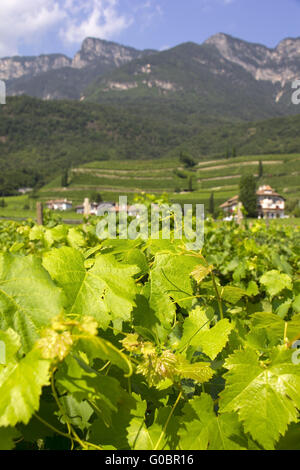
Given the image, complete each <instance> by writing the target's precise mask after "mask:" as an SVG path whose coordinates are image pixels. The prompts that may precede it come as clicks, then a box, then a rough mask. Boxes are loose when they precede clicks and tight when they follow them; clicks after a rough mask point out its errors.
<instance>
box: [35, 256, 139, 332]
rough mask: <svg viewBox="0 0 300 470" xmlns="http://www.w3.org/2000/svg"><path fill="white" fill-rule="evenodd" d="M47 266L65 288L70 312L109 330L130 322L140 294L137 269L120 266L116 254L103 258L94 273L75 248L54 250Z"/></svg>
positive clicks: (96, 261)
mask: <svg viewBox="0 0 300 470" xmlns="http://www.w3.org/2000/svg"><path fill="white" fill-rule="evenodd" d="M43 264H44V266H45V268H46V269H47V270H48V271H49V273H50V275H51V277H52V278H53V279H54V280H55V281H56V282H57V284H58V285H59V286H60V287H62V288H63V290H64V292H65V294H66V298H67V308H68V310H69V311H70V312H72V313H76V314H81V315H89V316H92V317H94V318H95V319H96V320H97V322H98V324H99V326H101V327H102V328H104V329H105V328H107V327H108V325H109V323H110V322H111V321H115V322H116V323H117V326H118V327H121V326H122V321H129V320H130V314H131V311H132V309H133V307H134V306H135V301H134V299H135V296H136V294H137V288H136V284H135V282H134V279H133V276H134V275H135V274H136V273H138V272H139V269H138V268H137V267H136V266H129V265H126V264H121V263H118V262H117V261H116V260H115V258H114V257H113V256H112V255H100V256H98V257H97V258H96V260H95V263H94V266H93V267H92V268H91V269H90V270H86V269H85V267H84V256H83V255H82V254H81V253H80V252H79V251H77V250H74V249H72V248H68V247H65V248H60V249H57V250H56V249H55V250H51V251H50V252H49V253H46V255H45V256H44V260H43Z"/></svg>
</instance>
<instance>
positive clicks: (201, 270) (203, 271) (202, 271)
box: [191, 264, 214, 284]
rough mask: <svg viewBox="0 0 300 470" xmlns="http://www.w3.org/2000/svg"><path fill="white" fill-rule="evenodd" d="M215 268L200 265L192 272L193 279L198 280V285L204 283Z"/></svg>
mask: <svg viewBox="0 0 300 470" xmlns="http://www.w3.org/2000/svg"><path fill="white" fill-rule="evenodd" d="M213 268H214V267H213V266H212V265H211V266H203V265H202V264H199V265H198V266H196V267H195V268H194V270H193V271H192V272H191V275H192V276H193V278H194V279H195V280H196V282H197V283H198V284H200V283H201V281H203V279H204V278H205V277H206V276H208V274H210V273H211V272H212V270H213Z"/></svg>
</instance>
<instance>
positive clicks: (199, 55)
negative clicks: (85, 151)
mask: <svg viewBox="0 0 300 470" xmlns="http://www.w3.org/2000/svg"><path fill="white" fill-rule="evenodd" d="M299 77H300V38H296V39H291V38H289V39H284V40H283V41H281V42H280V43H279V44H278V46H277V47H276V48H274V49H270V48H267V47H266V46H263V45H260V44H254V43H249V42H246V41H243V40H240V39H237V38H233V37H231V36H229V35H226V34H223V33H220V34H216V35H214V36H212V37H211V38H209V39H208V40H207V41H205V42H204V43H203V44H201V45H199V44H195V43H191V42H189V43H184V44H180V45H178V46H176V47H174V48H171V49H168V50H165V51H160V52H159V51H155V50H144V51H140V50H137V49H134V48H131V47H126V46H123V45H120V44H117V43H113V42H108V41H104V40H101V39H96V38H87V39H85V40H84V41H83V43H82V46H81V49H80V50H79V52H78V53H77V54H76V55H75V56H74V57H73V58H69V57H67V56H65V55H62V54H50V55H42V56H38V57H10V58H3V59H0V79H3V80H5V81H6V82H7V90H8V95H10V96H17V95H23V94H26V95H29V96H32V97H37V98H41V99H43V100H51V99H74V100H82V101H93V102H97V103H110V104H113V105H114V104H117V105H120V104H124V105H126V106H127V105H130V106H140V105H143V106H144V107H145V109H146V110H147V112H148V111H149V112H150V113H153V112H154V114H155V112H156V111H155V110H156V109H157V108H161V107H162V112H163V111H164V109H165V108H166V107H167V108H168V109H169V108H170V106H171V107H172V106H173V107H174V106H175V107H177V108H178V107H181V108H182V110H183V111H185V112H186V113H187V112H188V113H197V114H199V113H202V114H203V113H205V114H206V115H209V116H218V117H224V118H227V117H228V118H234V119H238V120H239V119H242V120H251V119H263V118H269V117H276V116H281V115H287V114H296V113H298V108H297V106H294V105H293V104H292V103H291V95H292V89H291V83H292V81H293V80H295V79H297V78H299Z"/></svg>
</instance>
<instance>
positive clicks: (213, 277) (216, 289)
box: [211, 271, 224, 320]
mask: <svg viewBox="0 0 300 470" xmlns="http://www.w3.org/2000/svg"><path fill="white" fill-rule="evenodd" d="M211 278H212V282H213V285H214V289H215V291H216V294H217V301H218V306H219V312H220V317H221V320H223V318H224V313H223V306H222V300H221V297H220V293H219V291H218V287H217V283H216V278H215V275H214V273H213V271H212V272H211Z"/></svg>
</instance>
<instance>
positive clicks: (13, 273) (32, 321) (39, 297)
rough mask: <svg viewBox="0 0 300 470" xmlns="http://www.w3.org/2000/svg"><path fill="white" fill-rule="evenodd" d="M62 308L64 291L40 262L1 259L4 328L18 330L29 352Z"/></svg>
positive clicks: (0, 296)
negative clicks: (45, 327)
mask: <svg viewBox="0 0 300 470" xmlns="http://www.w3.org/2000/svg"><path fill="white" fill-rule="evenodd" d="M50 299H51V300H50ZM62 308H63V299H62V294H61V291H60V289H58V288H57V287H56V286H55V284H54V283H53V282H52V280H51V278H50V276H49V274H48V273H47V271H46V270H45V269H44V268H43V267H42V265H41V261H40V260H39V259H38V258H36V257H33V256H26V257H24V256H18V255H12V254H1V255H0V311H1V314H0V328H1V329H3V330H6V329H7V328H12V329H13V330H15V331H16V332H17V333H18V334H19V335H20V337H21V341H22V347H23V350H24V351H25V352H28V351H29V350H30V349H32V347H33V344H34V342H35V341H36V340H37V339H38V337H39V330H40V329H41V328H42V327H44V326H47V325H48V324H49V323H50V322H51V319H52V318H53V317H55V316H57V315H59V313H60V312H61V310H62Z"/></svg>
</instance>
